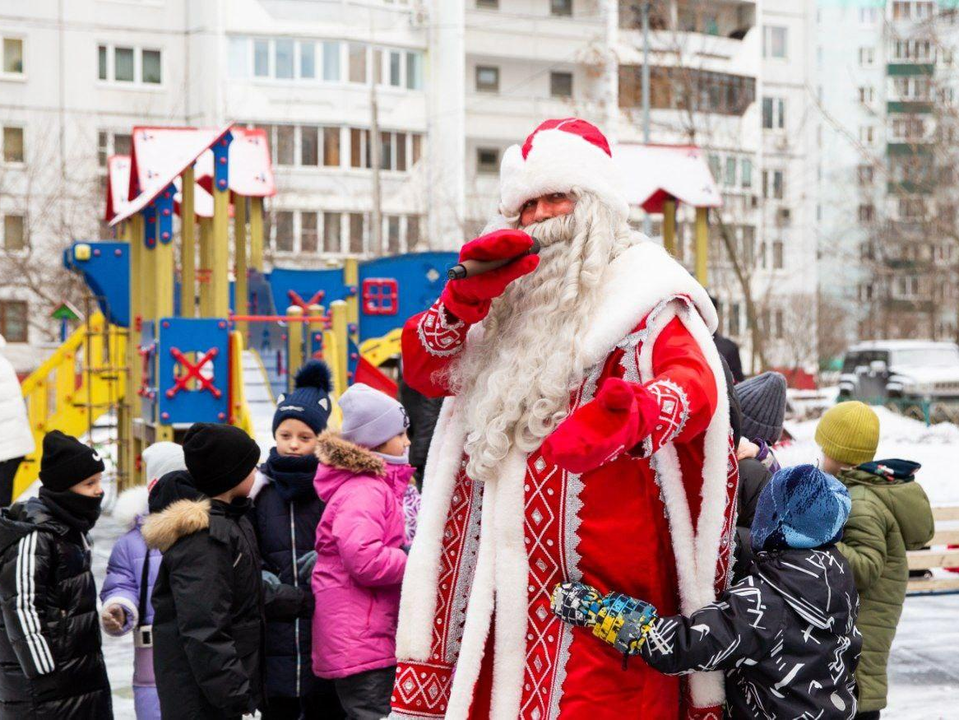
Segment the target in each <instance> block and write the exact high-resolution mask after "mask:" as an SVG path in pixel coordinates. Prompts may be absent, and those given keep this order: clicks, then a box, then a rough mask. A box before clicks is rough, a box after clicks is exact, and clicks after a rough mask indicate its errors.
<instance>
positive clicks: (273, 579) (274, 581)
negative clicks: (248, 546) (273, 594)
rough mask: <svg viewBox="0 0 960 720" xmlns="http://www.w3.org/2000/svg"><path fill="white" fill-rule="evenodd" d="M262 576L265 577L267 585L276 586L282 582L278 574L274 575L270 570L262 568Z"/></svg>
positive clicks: (264, 580) (264, 581)
mask: <svg viewBox="0 0 960 720" xmlns="http://www.w3.org/2000/svg"><path fill="white" fill-rule="evenodd" d="M260 577H261V578H262V579H263V583H264V584H265V585H275V586H276V585H279V584H280V578H278V577H277V576H276V575H274V574H273V573H272V572H270V571H269V570H261V571H260Z"/></svg>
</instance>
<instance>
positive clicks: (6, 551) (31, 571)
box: [0, 430, 113, 719]
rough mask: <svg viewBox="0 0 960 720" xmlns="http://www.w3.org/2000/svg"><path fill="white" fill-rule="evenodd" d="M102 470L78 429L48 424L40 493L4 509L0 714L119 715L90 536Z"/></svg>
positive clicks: (0, 566)
mask: <svg viewBox="0 0 960 720" xmlns="http://www.w3.org/2000/svg"><path fill="white" fill-rule="evenodd" d="M103 470H104V464H103V461H102V460H101V459H100V456H99V455H98V454H97V453H96V452H94V451H93V450H92V449H91V448H89V447H87V446H86V445H84V444H83V443H81V442H80V441H79V440H77V439H76V438H74V437H71V436H69V435H64V434H63V433H62V432H59V431H58V430H54V431H52V432H50V433H47V435H46V437H44V439H43V456H42V458H41V460H40V483H41V487H40V493H39V497H36V498H31V499H29V500H27V501H26V502H18V503H14V504H13V505H12V506H11V507H10V508H8V509H4V510H3V514H2V516H0V598H2V600H0V606H2V617H0V659H2V662H0V716H3V717H18V718H29V717H57V718H68V719H69V718H80V717H83V718H112V717H113V709H112V702H111V698H110V683H109V681H108V680H107V670H106V666H105V665H104V662H103V652H102V651H101V648H100V623H99V617H98V614H97V589H96V586H95V584H94V579H93V573H92V572H91V569H90V565H91V560H92V557H91V555H92V554H91V552H90V542H89V540H88V538H87V533H88V532H89V531H90V529H91V528H92V527H93V525H94V523H96V521H97V518H99V517H100V503H101V501H102V500H103V489H102V488H101V487H100V476H101V473H102V472H103Z"/></svg>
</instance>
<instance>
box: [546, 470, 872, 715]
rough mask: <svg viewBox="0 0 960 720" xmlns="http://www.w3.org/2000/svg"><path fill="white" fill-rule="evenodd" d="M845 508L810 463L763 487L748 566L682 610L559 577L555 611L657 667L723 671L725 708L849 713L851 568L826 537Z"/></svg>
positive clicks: (839, 492) (853, 655)
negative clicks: (667, 612)
mask: <svg viewBox="0 0 960 720" xmlns="http://www.w3.org/2000/svg"><path fill="white" fill-rule="evenodd" d="M849 512H850V496H849V495H848V494H847V491H846V488H844V487H843V485H842V484H841V483H840V482H839V481H837V480H836V478H834V477H832V476H830V475H826V474H824V473H822V472H821V471H820V470H818V469H817V468H815V467H813V466H812V465H801V466H799V467H795V468H789V469H786V470H781V471H780V472H778V473H777V474H776V475H774V476H773V478H772V479H771V480H770V482H769V483H768V484H767V486H766V487H765V488H764V489H763V491H762V493H761V495H760V499H759V501H758V503H757V511H756V515H755V517H754V521H753V527H752V531H751V543H752V545H753V549H754V552H755V553H756V555H755V559H754V564H753V568H752V570H751V573H750V574H749V575H748V576H747V577H745V578H744V579H743V580H741V581H740V582H738V583H737V584H736V585H734V586H733V587H731V588H729V589H728V590H726V591H725V592H724V593H722V594H721V595H720V597H718V598H717V600H716V602H713V603H710V604H709V605H706V606H704V607H703V608H701V609H699V610H697V611H695V612H693V613H692V614H691V615H690V616H689V617H686V616H683V615H676V616H673V617H658V616H657V610H656V608H654V607H653V606H651V605H650V604H648V603H646V602H644V601H643V600H638V599H636V598H631V597H629V596H626V595H623V594H621V593H617V592H611V593H608V594H607V595H602V594H601V593H600V591H598V590H596V589H595V588H592V587H590V586H589V585H584V584H583V583H562V584H560V585H558V586H557V587H556V589H555V590H554V594H553V609H554V612H555V613H556V614H557V615H558V616H559V617H560V618H561V619H562V620H564V621H566V622H569V623H572V624H574V625H577V626H580V627H584V628H590V629H591V630H592V633H593V634H594V635H595V636H597V637H598V638H600V639H601V640H602V641H603V642H606V643H607V644H609V645H611V646H612V647H613V648H614V649H615V650H617V651H619V652H622V653H624V654H625V655H642V656H643V659H644V660H645V661H646V662H647V663H648V664H650V665H651V666H652V667H654V668H656V669H657V670H659V671H661V672H663V673H667V674H684V673H689V672H695V671H701V672H708V671H712V670H723V671H725V675H726V680H725V683H724V685H725V690H726V714H727V717H730V718H735V719H739V718H757V719H758V720H764V719H766V718H774V717H775V718H799V717H810V718H819V719H820V720H831V719H834V718H835V719H837V720H840V719H843V720H846V719H848V718H852V717H853V716H854V715H855V714H856V709H857V702H856V693H855V687H854V675H853V674H854V670H855V669H856V666H857V662H858V660H859V656H860V645H861V638H860V633H859V632H858V631H857V629H856V627H855V625H854V623H855V622H856V619H857V608H858V599H857V591H856V588H855V586H854V583H853V573H852V572H851V570H850V567H849V566H848V565H847V563H846V560H844V558H843V556H842V555H841V554H840V552H839V551H838V550H837V548H836V546H835V544H836V542H837V540H838V539H839V538H840V535H841V533H842V532H843V524H844V522H845V521H846V519H847V515H848V514H849Z"/></svg>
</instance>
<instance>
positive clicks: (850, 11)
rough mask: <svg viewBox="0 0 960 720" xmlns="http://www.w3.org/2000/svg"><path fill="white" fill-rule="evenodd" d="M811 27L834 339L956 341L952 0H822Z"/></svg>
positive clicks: (824, 264) (825, 271) (824, 271)
mask: <svg viewBox="0 0 960 720" xmlns="http://www.w3.org/2000/svg"><path fill="white" fill-rule="evenodd" d="M817 35H818V45H819V48H820V49H819V50H818V56H822V62H820V63H819V64H818V69H817V88H818V93H819V95H820V103H819V111H820V112H819V118H818V120H817V122H818V123H819V125H820V128H819V129H818V137H819V138H820V141H821V144H822V147H821V157H822V158H824V164H823V166H822V172H821V176H820V179H819V199H818V210H819V212H820V214H821V222H820V226H819V231H820V232H819V237H820V248H821V250H820V257H821V279H822V282H823V288H824V292H825V295H826V297H827V298H828V301H829V302H831V303H832V304H833V306H834V307H837V308H842V309H843V313H842V314H838V322H840V323H842V325H843V338H844V339H846V340H847V341H853V340H856V339H885V338H923V339H944V340H950V339H953V340H955V339H956V334H957V271H956V266H957V254H956V253H957V240H956V238H957V180H956V174H957V69H956V50H957V3H956V2H931V1H930V0H923V1H914V0H890V1H887V2H883V1H880V2H872V1H871V2H868V1H867V0H861V1H860V2H850V3H840V4H838V3H827V2H821V3H820V6H819V8H818V11H817ZM844 39H846V41H847V42H846V43H844V42H842V40H844ZM828 159H829V161H828Z"/></svg>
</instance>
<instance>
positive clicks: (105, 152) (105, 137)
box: [97, 130, 110, 168]
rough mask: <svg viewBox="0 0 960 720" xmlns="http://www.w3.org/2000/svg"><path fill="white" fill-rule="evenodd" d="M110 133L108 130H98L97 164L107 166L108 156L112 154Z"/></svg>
mask: <svg viewBox="0 0 960 720" xmlns="http://www.w3.org/2000/svg"><path fill="white" fill-rule="evenodd" d="M109 141H110V135H109V134H108V133H107V131H106V130H100V131H99V132H97V164H98V165H99V166H100V167H102V168H105V167H106V166H107V157H108V156H109V155H110V145H109Z"/></svg>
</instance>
